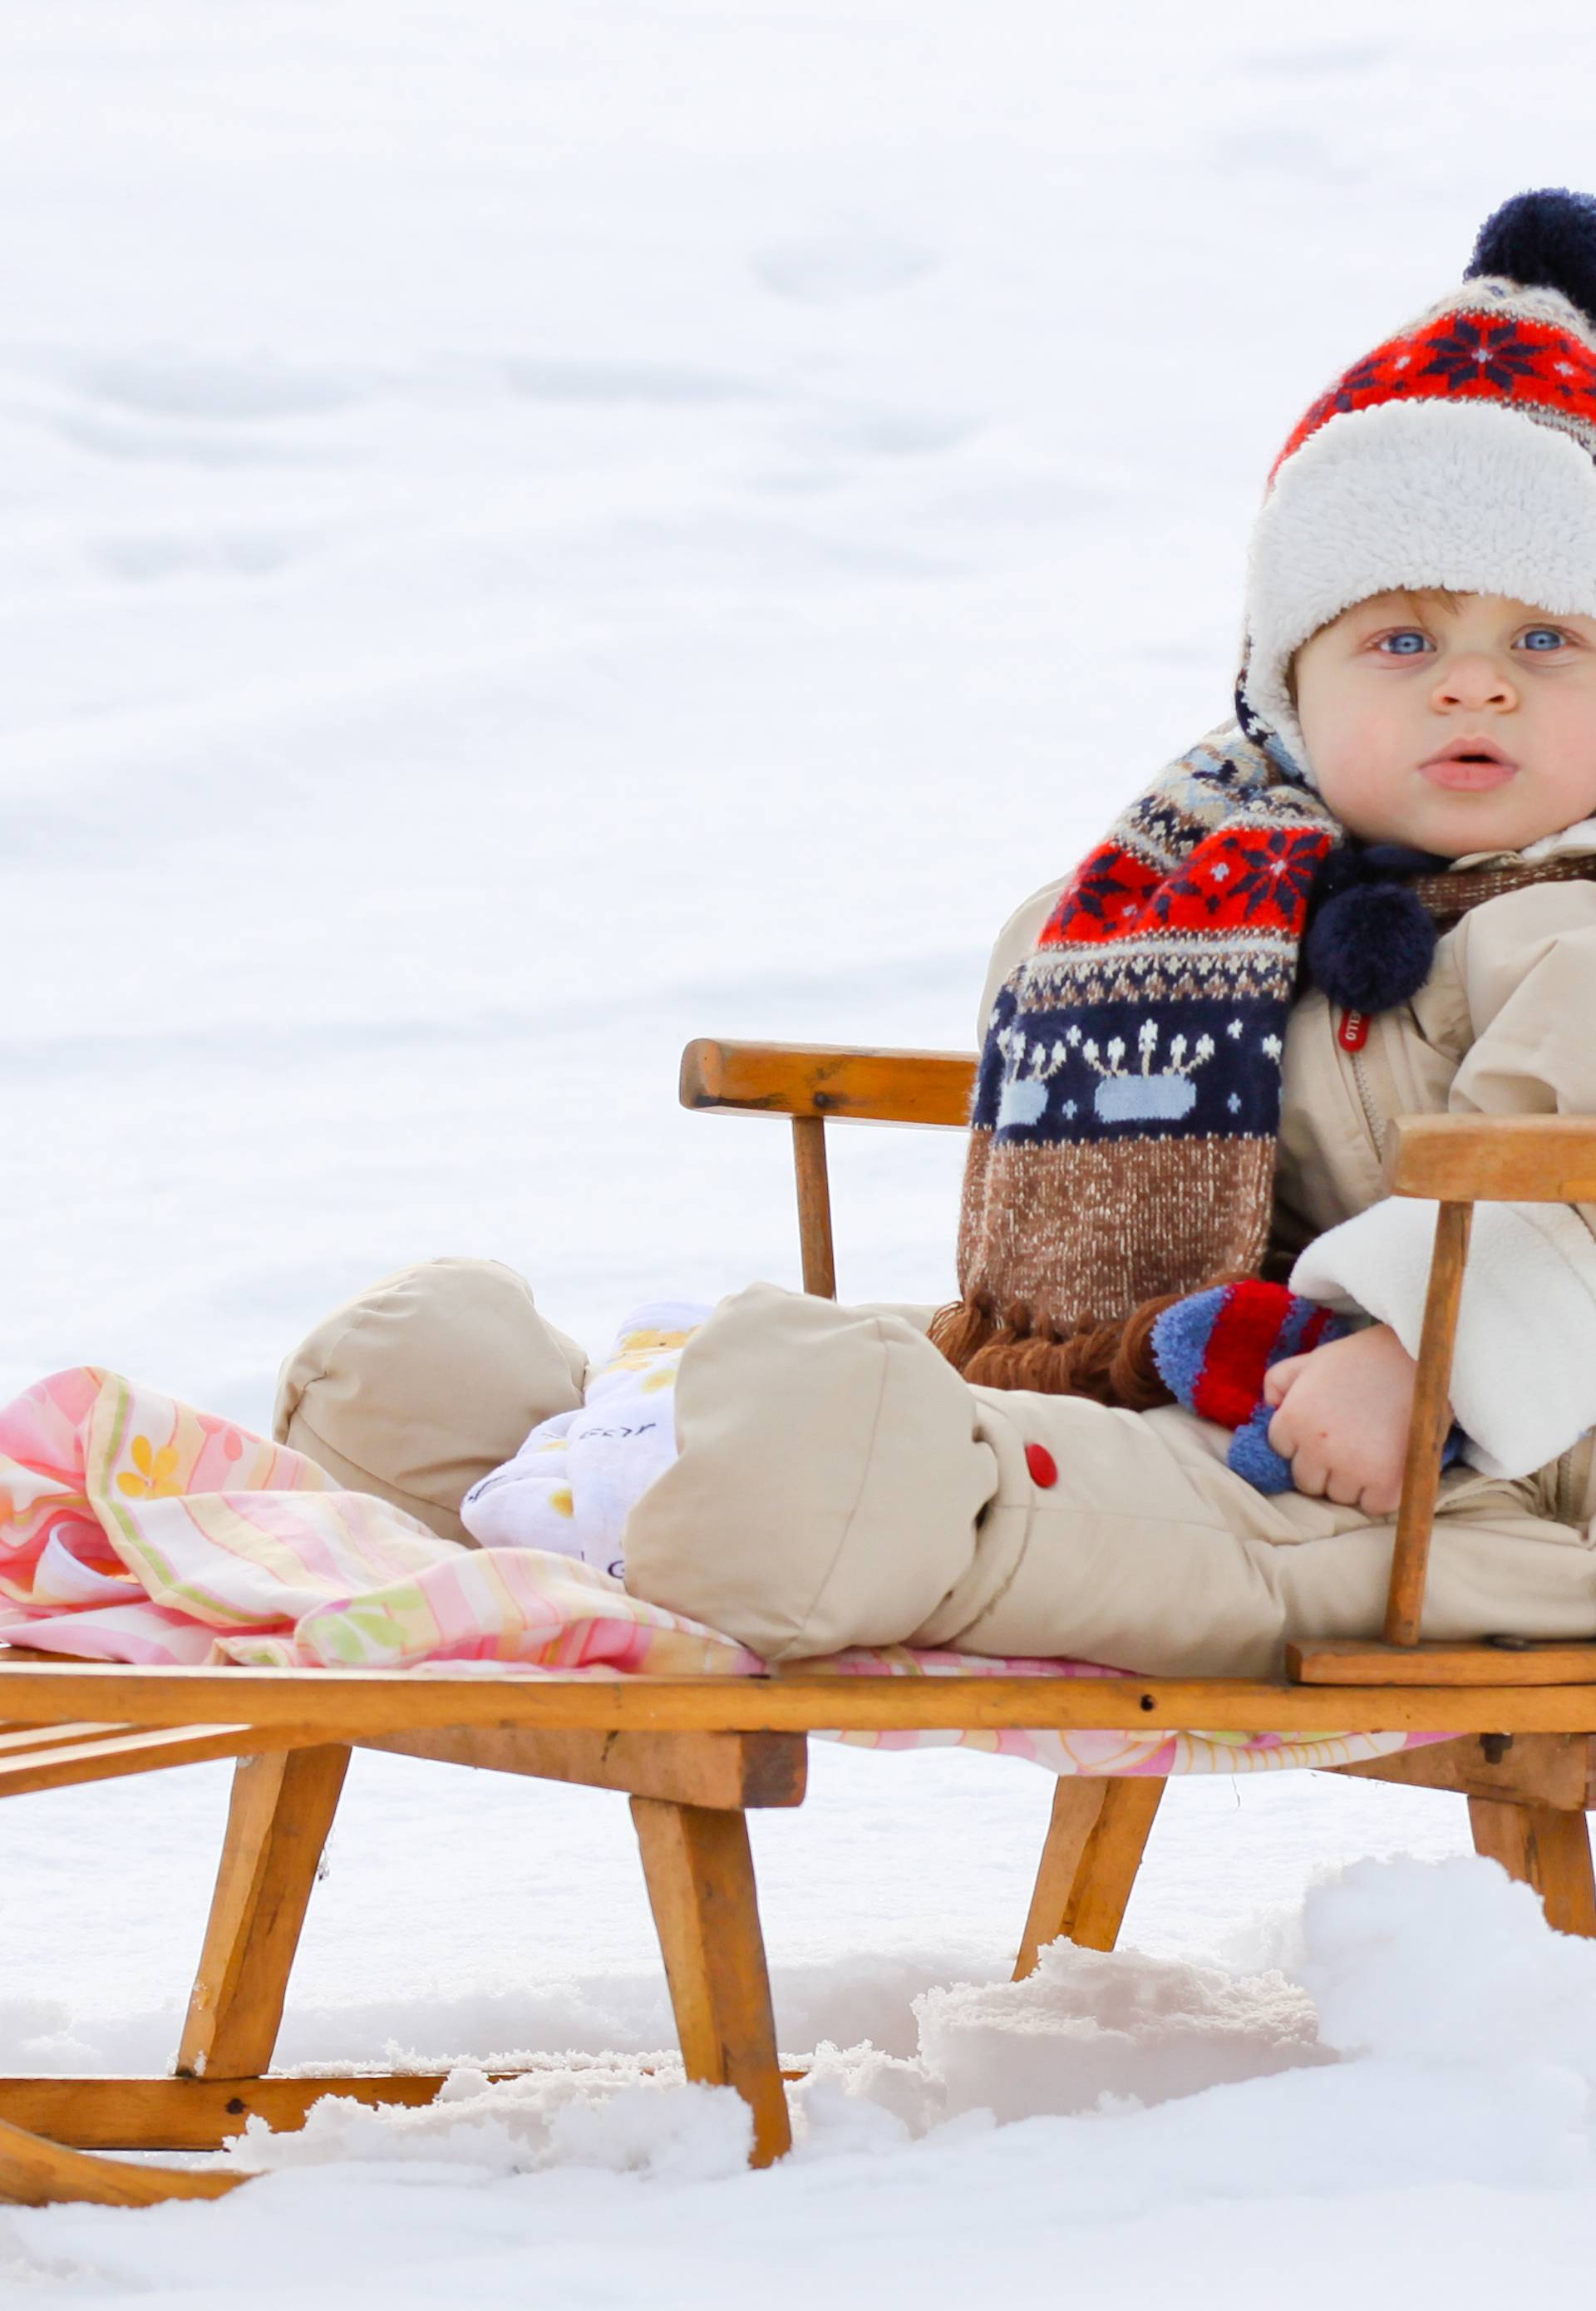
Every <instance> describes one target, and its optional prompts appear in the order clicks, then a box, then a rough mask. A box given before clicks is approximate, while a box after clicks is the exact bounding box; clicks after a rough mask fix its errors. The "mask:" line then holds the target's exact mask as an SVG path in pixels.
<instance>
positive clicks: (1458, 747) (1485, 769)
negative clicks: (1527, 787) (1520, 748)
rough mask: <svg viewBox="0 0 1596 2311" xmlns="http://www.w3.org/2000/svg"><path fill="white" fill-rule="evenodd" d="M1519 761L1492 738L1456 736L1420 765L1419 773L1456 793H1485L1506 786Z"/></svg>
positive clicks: (1513, 774)
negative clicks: (1493, 788) (1506, 752)
mask: <svg viewBox="0 0 1596 2311" xmlns="http://www.w3.org/2000/svg"><path fill="white" fill-rule="evenodd" d="M1518 767H1519V766H1518V764H1517V763H1515V762H1514V761H1513V757H1512V756H1511V755H1510V754H1504V753H1503V751H1502V749H1501V747H1500V746H1497V745H1496V743H1495V741H1494V740H1492V739H1490V738H1467V737H1465V738H1453V739H1452V740H1451V742H1450V743H1449V744H1448V745H1446V746H1443V747H1442V749H1441V751H1440V752H1439V754H1432V755H1431V756H1430V757H1429V759H1428V761H1427V762H1423V763H1420V764H1419V766H1418V770H1419V776H1420V777H1421V778H1426V779H1428V780H1429V781H1430V783H1431V785H1432V786H1437V787H1445V788H1446V789H1448V791H1449V792H1451V793H1452V794H1483V793H1485V792H1486V791H1487V789H1489V788H1491V787H1500V786H1505V785H1506V783H1507V781H1508V780H1509V779H1511V778H1514V777H1516V776H1517V774H1518Z"/></svg>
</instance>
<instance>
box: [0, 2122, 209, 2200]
mask: <svg viewBox="0 0 1596 2311" xmlns="http://www.w3.org/2000/svg"><path fill="white" fill-rule="evenodd" d="M249 2179H250V2178H249V2176H248V2175H240V2174H232V2175H222V2174H217V2173H216V2172H215V2171H214V2169H212V2170H210V2171H206V2170H205V2169H199V2168H193V2167H152V2166H148V2165H144V2164H142V2163H141V2164H137V2165H135V2163H134V2162H133V2161H132V2160H131V2159H127V2158H100V2157H98V2156H97V2155H96V2154H95V2153H94V2152H93V2151H92V2150H63V2149H62V2147H61V2145H60V2144H59V2143H58V2142H47V2141H46V2140H45V2138H44V2136H43V2135H42V2134H30V2133H29V2132H28V2130H27V2128H26V2127H23V2126H12V2125H9V2124H7V2123H6V2122H5V2121H4V2119H0V2200H4V2202H5V2203H6V2204H7V2205H9V2206H13V2207H49V2206H54V2205H56V2204H57V2203H58V2202H60V2201H62V2200H66V2199H75V2200H86V2201H87V2202H89V2204H90V2205H91V2206H96V2207H153V2206H158V2205H159V2204H160V2202H161V2200H162V2199H220V2198H221V2197H222V2195H223V2193H226V2192H228V2191H236V2190H237V2189H238V2186H239V2185H240V2183H247V2182H249Z"/></svg>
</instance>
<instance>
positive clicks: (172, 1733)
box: [0, 1725, 297, 1798]
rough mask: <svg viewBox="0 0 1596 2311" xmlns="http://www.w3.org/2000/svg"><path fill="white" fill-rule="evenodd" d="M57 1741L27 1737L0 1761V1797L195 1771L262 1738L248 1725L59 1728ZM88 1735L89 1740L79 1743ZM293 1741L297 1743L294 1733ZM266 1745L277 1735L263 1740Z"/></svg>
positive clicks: (46, 1737) (276, 1739)
mask: <svg viewBox="0 0 1596 2311" xmlns="http://www.w3.org/2000/svg"><path fill="white" fill-rule="evenodd" d="M59 1735H60V1738H59V1739H57V1740H53V1741H52V1740H49V1739H48V1736H43V1735H41V1736H39V1738H38V1739H37V1740H35V1739H34V1737H32V1736H30V1737H29V1746H28V1747H27V1749H21V1750H14V1749H13V1750H11V1751H8V1752H7V1753H5V1754H4V1755H3V1756H0V1798H4V1797H24V1796H27V1795H30V1794H31V1792H33V1791H35V1790H58V1789H67V1788H70V1787H71V1786H72V1785H73V1784H74V1783H80V1782H106V1781H113V1780H117V1779H118V1778H121V1777H123V1776H125V1775H129V1774H153V1773H159V1772H161V1771H162V1770H163V1769H164V1768H165V1767H167V1766H199V1765H204V1764H205V1763H207V1762H208V1761H209V1760H211V1759H213V1758H216V1757H238V1756H240V1754H241V1752H242V1751H244V1750H246V1749H254V1748H256V1747H257V1745H258V1743H259V1741H260V1740H261V1738H262V1737H261V1735H260V1734H259V1733H258V1732H257V1731H256V1729H255V1728H254V1727H252V1726H249V1725H178V1726H164V1727H156V1728H154V1729H153V1730H152V1729H150V1728H141V1727H138V1726H132V1725H105V1726H98V1725H90V1726H85V1725H63V1726H62V1727H60V1728H59ZM83 1735H89V1736H91V1737H92V1738H90V1739H86V1740H85V1739H79V1738H77V1737H79V1736H83ZM292 1738H296V1739H297V1733H296V1734H295V1735H294V1736H292ZM281 1739H282V1736H281V1734H277V1735H267V1736H266V1740H267V1741H268V1743H270V1742H274V1741H279V1740H281Z"/></svg>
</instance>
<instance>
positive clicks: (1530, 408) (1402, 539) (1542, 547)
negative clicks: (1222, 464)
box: [1238, 189, 1596, 782]
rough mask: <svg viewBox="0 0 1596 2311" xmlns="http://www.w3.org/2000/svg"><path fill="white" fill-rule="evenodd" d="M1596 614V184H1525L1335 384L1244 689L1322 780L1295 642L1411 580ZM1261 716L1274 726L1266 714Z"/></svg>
mask: <svg viewBox="0 0 1596 2311" xmlns="http://www.w3.org/2000/svg"><path fill="white" fill-rule="evenodd" d="M1426 586H1443V587H1446V588H1449V589H1452V590H1453V591H1455V592H1458V593H1470V594H1504V595H1508V596H1510V597H1513V598H1514V599H1516V600H1519V601H1523V602H1533V603H1534V604H1535V605H1536V606H1537V607H1538V608H1539V609H1543V610H1545V611H1546V612H1547V613H1548V615H1551V616H1568V615H1584V616H1587V617H1596V196H1592V195H1591V194H1589V193H1573V192H1568V191H1565V190H1562V189H1548V190H1545V191H1540V192H1529V193H1518V194H1515V195H1514V196H1513V199H1511V200H1509V201H1505V202H1504V204H1503V205H1502V206H1501V207H1500V208H1499V209H1497V210H1496V212H1495V214H1493V215H1492V216H1490V217H1489V218H1487V221H1486V222H1485V224H1484V225H1483V226H1482V227H1481V229H1480V232H1479V236H1478V240H1477V241H1476V242H1475V246H1474V253H1473V256H1472V257H1471V259H1470V264H1469V267H1468V271H1467V273H1466V274H1465V275H1464V282H1463V286H1462V287H1461V289H1459V290H1457V291H1456V292H1453V294H1452V295H1451V296H1449V297H1445V298H1443V299H1442V301H1440V303H1438V304H1435V305H1432V306H1431V307H1430V308H1429V309H1428V310H1427V311H1426V312H1424V313H1422V314H1420V315H1419V317H1418V318H1417V320H1416V321H1413V322H1410V323H1409V324H1408V326H1407V327H1405V328H1403V329H1400V330H1399V332H1398V333H1397V335H1396V336H1392V337H1388V338H1387V339H1386V340H1385V342H1384V343H1383V344H1379V345H1377V346H1376V347H1375V349H1374V352H1373V353H1369V354H1368V355H1366V356H1365V359H1364V360H1362V361H1359V362H1354V364H1353V366H1352V367H1351V368H1350V369H1348V370H1347V371H1345V372H1344V374H1343V375H1342V376H1341V377H1339V379H1337V380H1336V382H1335V383H1334V384H1333V385H1332V386H1331V387H1330V390H1329V391H1328V392H1326V393H1322V394H1321V396H1320V397H1319V398H1318V400H1317V401H1315V402H1314V404H1313V406H1312V408H1311V409H1310V410H1309V411H1308V413H1307V414H1306V415H1305V416H1304V418H1303V419H1302V421H1301V423H1299V424H1298V425H1297V426H1296V428H1295V431H1294V432H1293V433H1292V434H1291V436H1290V438H1289V440H1287V441H1286V446H1285V448H1284V449H1282V451H1281V452H1280V455H1279V457H1278V458H1277V459H1276V461H1275V465H1274V467H1273V470H1272V471H1271V473H1270V475H1269V487H1268V493H1267V495H1266V497H1265V500H1264V503H1263V508H1262V510H1261V511H1260V514H1259V517H1258V520H1257V522H1256V524H1255V526H1254V528H1253V532H1252V550H1251V554H1250V556H1249V562H1248V577H1247V609H1246V637H1247V640H1246V656H1245V663H1244V667H1243V676H1242V683H1241V686H1240V689H1239V692H1238V706H1239V707H1240V709H1241V711H1242V713H1243V723H1244V725H1246V726H1248V727H1249V728H1252V724H1251V717H1252V716H1256V717H1258V718H1259V719H1260V721H1261V722H1262V723H1263V724H1264V725H1266V726H1267V728H1268V730H1270V731H1272V732H1273V733H1274V734H1275V735H1276V736H1277V737H1278V738H1279V739H1280V740H1281V742H1282V743H1283V744H1284V746H1286V750H1287V752H1288V753H1289V754H1291V755H1292V757H1293V759H1294V760H1295V763H1296V764H1297V765H1298V767H1299V768H1300V769H1301V770H1302V771H1303V772H1304V773H1305V775H1306V776H1307V777H1308V779H1309V781H1310V782H1312V779H1313V770H1312V765H1311V764H1310V763H1308V761H1307V756H1306V750H1305V747H1304V741H1303V734H1302V728H1301V726H1300V724H1299V723H1298V721H1297V718H1296V714H1295V710H1294V708H1293V706H1292V702H1291V696H1290V693H1289V691H1288V690H1287V688H1286V672H1287V668H1288V667H1289V665H1290V662H1291V657H1292V653H1293V652H1294V651H1295V650H1298V649H1300V648H1301V646H1302V644H1303V643H1304V642H1305V641H1307V640H1308V638H1309V636H1310V635H1311V634H1313V633H1316V632H1318V630H1319V628H1320V627H1321V626H1322V625H1325V624H1328V623H1329V621H1330V619H1332V618H1335V617H1339V615H1340V613H1341V612H1342V611H1343V610H1346V609H1349V608H1350V607H1351V606H1352V605H1353V604H1354V603H1355V602H1361V601H1365V600H1366V599H1367V598H1368V597H1369V596H1370V595H1372V594H1382V593H1386V592H1389V591H1391V590H1393V589H1399V588H1404V589H1405V588H1409V587H1411V588H1418V587H1426ZM1256 735H1258V736H1260V737H1264V736H1265V735H1266V733H1265V732H1262V731H1260V732H1257V733H1256Z"/></svg>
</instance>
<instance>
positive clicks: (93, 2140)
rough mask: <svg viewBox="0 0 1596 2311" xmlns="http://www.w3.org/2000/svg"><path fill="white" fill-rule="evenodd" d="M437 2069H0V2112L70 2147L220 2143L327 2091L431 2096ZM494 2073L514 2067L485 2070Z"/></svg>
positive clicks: (300, 2114) (363, 2097) (278, 2121)
mask: <svg viewBox="0 0 1596 2311" xmlns="http://www.w3.org/2000/svg"><path fill="white" fill-rule="evenodd" d="M447 2075H448V2073H447V2072H445V2071H398V2072H392V2071H389V2072H385V2073H382V2074H376V2073H371V2074H369V2075H366V2076H363V2077H362V2076H359V2075H356V2076H348V2075H344V2074H339V2075H337V2076H335V2077H330V2078H314V2077H307V2078H252V2079H184V2078H175V2079H155V2078H121V2079H117V2078H95V2079H74V2078H13V2079H0V2121H4V2123H5V2124H8V2125H12V2126H21V2127H26V2128H28V2129H29V2130H30V2131H31V2132H34V2133H38V2134H47V2135H49V2136H51V2137H52V2138H53V2139H54V2140H55V2141H57V2142H63V2143H65V2144H66V2145H68V2147H69V2148H71V2149H72V2150H220V2149H221V2148H222V2144H223V2143H224V2142H225V2141H227V2140H228V2138H229V2136H230V2135H234V2134H241V2133H242V2132H244V2129H245V2127H246V2126H247V2125H248V2124H249V2121H250V2119H251V2118H261V2119H264V2120H265V2121H266V2124H267V2125H268V2126H270V2127H275V2128H285V2127H297V2126H302V2125H303V2124H304V2123H305V2118H306V2115H307V2114H308V2113H309V2112H310V2108H311V2106H312V2105H313V2104H315V2103H318V2102H319V2101H320V2100H321V2099H322V2097H323V2096H324V2095H336V2096H338V2097H341V2098H342V2099H343V2100H344V2101H348V2102H357V2103H360V2104H362V2105H363V2106H366V2107H368V2108H370V2107H374V2106H376V2105H377V2104H379V2103H400V2104H403V2105H405V2106H407V2107H409V2108H412V2109H414V2108H418V2107H420V2106H423V2105H424V2104H426V2103H430V2102H431V2101H432V2099H433V2098H434V2097H435V2096H436V2094H437V2092H438V2089H439V2088H440V2086H441V2085H442V2084H443V2081H444V2079H445V2077H446V2076H447ZM485 2075H486V2076H487V2077H488V2078H489V2079H490V2080H494V2081H497V2080H500V2079H501V2078H510V2077H514V2076H515V2075H516V2074H515V2072H513V2071H488V2072H486V2073H485Z"/></svg>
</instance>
